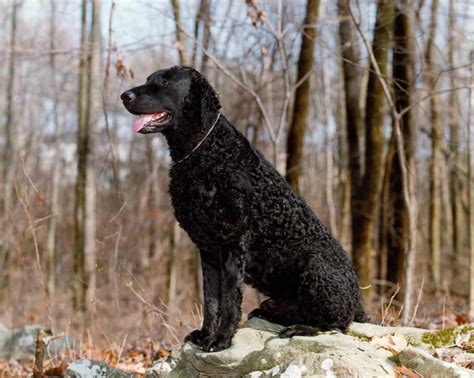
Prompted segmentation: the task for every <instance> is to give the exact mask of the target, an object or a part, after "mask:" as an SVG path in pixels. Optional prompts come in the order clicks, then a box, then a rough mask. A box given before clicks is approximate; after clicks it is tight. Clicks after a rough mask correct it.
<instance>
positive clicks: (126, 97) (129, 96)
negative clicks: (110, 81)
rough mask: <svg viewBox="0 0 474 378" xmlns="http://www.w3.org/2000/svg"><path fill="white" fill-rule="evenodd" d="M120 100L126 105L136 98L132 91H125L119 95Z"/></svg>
mask: <svg viewBox="0 0 474 378" xmlns="http://www.w3.org/2000/svg"><path fill="white" fill-rule="evenodd" d="M120 98H121V99H122V101H123V102H125V103H126V104H128V103H130V102H132V101H133V100H135V99H136V98H137V95H136V94H135V93H134V92H133V91H125V92H123V93H122V94H121V95H120Z"/></svg>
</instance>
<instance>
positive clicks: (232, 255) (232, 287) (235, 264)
mask: <svg viewBox="0 0 474 378" xmlns="http://www.w3.org/2000/svg"><path fill="white" fill-rule="evenodd" d="M244 261H245V258H244V251H243V250H242V248H241V246H240V245H231V246H228V247H227V248H225V249H224V250H223V251H222V260H221V277H222V282H221V290H222V291H221V302H220V315H221V316H220V324H219V327H218V329H217V332H216V333H215V334H214V335H212V336H210V337H209V338H208V339H207V340H206V342H205V343H203V344H202V348H203V349H204V350H206V351H211V352H216V351H218V350H222V349H226V348H228V347H229V346H230V344H231V341H232V337H233V336H234V334H235V331H236V329H237V325H238V323H239V321H240V316H241V304H242V285H243V282H244V269H245V266H244V265H245V264H244Z"/></svg>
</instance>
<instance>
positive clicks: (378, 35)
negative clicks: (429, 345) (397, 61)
mask: <svg viewBox="0 0 474 378" xmlns="http://www.w3.org/2000/svg"><path fill="white" fill-rule="evenodd" d="M394 10H395V1H394V0H381V1H379V2H378V6H377V14H376V20H375V26H374V37H373V42H372V48H371V49H372V51H373V55H374V58H375V62H373V61H371V62H370V73H369V81H368V84H367V97H366V104H365V161H364V166H365V169H364V175H363V177H362V178H361V181H360V185H359V186H358V187H357V188H356V189H355V190H356V194H355V196H353V201H354V203H353V213H352V254H353V259H354V264H355V267H356V270H357V273H358V275H359V280H360V284H361V286H362V287H365V288H366V289H365V290H363V291H362V294H363V297H364V299H365V301H366V303H370V300H371V297H372V289H371V287H370V285H371V283H372V278H373V276H374V236H375V231H376V230H375V224H376V214H377V210H378V206H379V201H380V195H381V187H382V178H383V169H384V161H385V156H384V151H385V145H386V142H385V136H384V118H385V114H386V108H385V101H386V99H385V96H384V91H383V88H382V82H381V81H380V78H379V75H381V76H382V77H386V76H387V63H388V51H389V48H390V44H391V34H392V27H393V16H394ZM375 64H376V65H377V67H378V70H379V71H380V73H377V72H376V70H375V66H374V65H375Z"/></svg>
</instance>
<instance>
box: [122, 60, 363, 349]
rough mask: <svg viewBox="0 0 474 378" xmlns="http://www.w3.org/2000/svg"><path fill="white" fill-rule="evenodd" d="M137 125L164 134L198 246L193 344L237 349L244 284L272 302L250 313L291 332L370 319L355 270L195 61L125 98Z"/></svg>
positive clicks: (177, 201) (180, 214) (178, 202)
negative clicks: (199, 286)
mask: <svg viewBox="0 0 474 378" xmlns="http://www.w3.org/2000/svg"><path fill="white" fill-rule="evenodd" d="M121 99H122V100H123V103H124V105H125V107H126V108H127V110H128V111H129V112H131V113H132V114H135V115H139V117H138V118H137V119H136V120H135V122H134V126H133V129H134V131H135V132H139V133H142V134H149V133H156V132H161V133H163V134H164V135H165V137H166V139H167V141H168V144H169V148H170V153H171V158H172V160H173V163H172V165H171V170H170V176H171V181H170V188H169V191H170V194H171V199H172V203H173V206H174V209H175V213H176V218H177V219H178V221H179V223H180V224H181V226H182V227H183V228H184V229H185V230H186V231H187V232H188V234H189V236H190V237H191V239H192V240H193V242H194V243H196V245H197V246H198V247H199V251H200V254H201V261H202V271H203V278H204V300H205V303H204V323H203V326H202V329H201V330H195V331H194V332H192V333H190V334H189V335H188V336H187V337H186V340H187V341H191V342H193V343H194V344H197V345H199V346H201V348H202V349H204V350H206V351H217V350H221V349H225V348H227V347H229V345H230V343H231V340H232V336H233V335H234V333H235V331H236V328H237V325H238V323H239V321H240V316H241V309H240V307H241V301H242V284H243V283H244V282H246V283H248V284H250V285H252V286H253V287H255V288H256V289H258V290H259V291H260V292H262V293H263V294H265V295H267V296H268V297H269V298H270V299H268V300H266V301H264V302H263V303H262V304H261V305H260V308H259V309H256V310H254V311H253V312H252V313H251V315H250V316H249V317H251V316H259V317H262V318H265V319H267V320H269V321H272V322H275V323H280V324H283V325H286V326H287V328H286V329H285V330H284V331H283V332H282V334H281V335H282V336H286V337H290V336H292V335H296V334H299V335H307V334H314V332H315V331H318V330H321V331H324V330H331V329H339V330H342V331H344V330H346V329H347V327H348V325H349V324H350V323H351V322H352V321H353V320H358V321H364V320H365V314H364V311H363V309H362V306H361V305H360V302H359V287H358V281H357V277H356V275H355V272H354V269H353V267H352V265H351V263H350V262H349V260H348V257H347V255H346V253H345V252H344V250H343V249H342V247H341V246H340V245H339V244H338V242H337V241H336V240H334V238H333V237H332V236H331V235H330V233H329V231H328V230H327V229H326V227H325V226H324V225H323V224H322V223H321V222H320V221H319V220H318V218H317V217H316V216H315V215H314V213H313V212H312V211H311V209H310V208H309V207H308V206H307V205H306V203H305V202H304V200H303V199H302V198H301V197H300V196H299V195H298V194H297V193H296V192H295V191H294V190H293V189H292V188H291V187H290V186H289V185H288V183H287V182H286V181H285V179H284V178H283V177H282V176H281V175H280V174H279V173H278V172H277V171H276V170H275V169H274V168H273V167H272V166H271V165H270V163H268V162H267V161H266V160H265V158H264V157H263V156H262V155H261V154H260V153H259V152H258V151H256V150H255V149H254V148H253V146H252V145H251V144H250V143H249V142H248V140H247V139H246V138H245V137H244V136H243V135H242V134H241V133H240V132H239V131H238V130H236V129H235V127H234V126H232V124H231V123H230V122H229V121H228V120H227V119H226V118H225V117H224V116H223V115H221V114H220V112H219V109H220V103H219V99H218V97H217V95H216V93H215V92H214V90H213V89H212V87H211V86H210V84H209V83H208V82H207V81H206V79H204V77H203V76H202V75H201V74H200V73H199V72H197V71H196V70H194V69H192V68H188V67H173V68H170V69H166V70H160V71H156V72H155V73H153V74H152V75H150V76H149V77H148V79H147V81H146V83H145V84H144V85H142V86H139V87H136V88H133V89H130V90H128V91H126V92H124V93H123V94H122V95H121Z"/></svg>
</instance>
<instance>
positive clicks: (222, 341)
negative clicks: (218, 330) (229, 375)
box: [201, 334, 232, 352]
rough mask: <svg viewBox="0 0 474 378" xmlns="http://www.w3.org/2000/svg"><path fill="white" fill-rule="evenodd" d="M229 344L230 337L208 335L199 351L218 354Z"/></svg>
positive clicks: (230, 341)
mask: <svg viewBox="0 0 474 378" xmlns="http://www.w3.org/2000/svg"><path fill="white" fill-rule="evenodd" d="M231 343H232V335H223V334H216V335H209V336H208V337H206V338H205V339H204V340H203V342H202V344H201V349H202V350H203V351H205V352H218V351H220V350H224V349H227V348H228V347H230V345H231Z"/></svg>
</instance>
